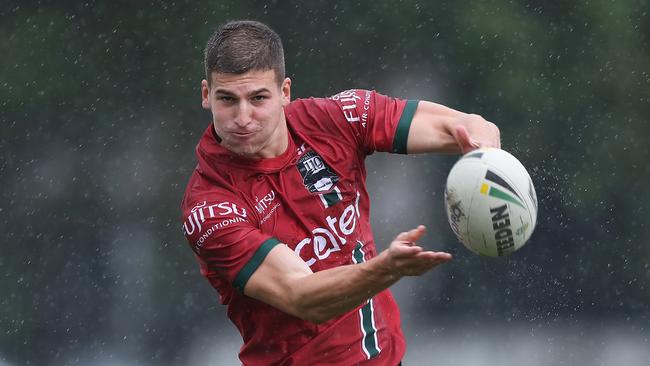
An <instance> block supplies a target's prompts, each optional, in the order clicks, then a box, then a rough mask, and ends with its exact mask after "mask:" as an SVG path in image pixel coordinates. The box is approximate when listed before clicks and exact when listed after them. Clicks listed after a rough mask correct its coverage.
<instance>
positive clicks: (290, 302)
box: [244, 226, 451, 323]
mask: <svg viewBox="0 0 650 366" xmlns="http://www.w3.org/2000/svg"><path fill="white" fill-rule="evenodd" d="M424 232H425V229H424V226H419V227H418V228H416V229H413V230H411V231H409V232H404V233H401V234H399V235H398V236H397V237H396V238H395V240H394V241H393V242H392V243H391V244H390V246H389V248H388V249H386V250H385V251H383V252H381V253H380V254H379V255H378V256H377V257H375V258H372V259H371V260H369V261H367V262H363V263H360V264H351V265H345V266H340V267H335V268H331V269H327V270H324V271H320V272H316V273H313V272H312V271H311V269H310V268H309V266H307V264H306V263H305V262H304V261H303V260H302V259H301V258H300V257H298V256H297V255H296V254H295V253H294V252H293V251H292V250H291V249H289V248H288V247H287V246H285V245H277V246H276V247H275V248H273V249H272V250H271V251H270V252H269V254H268V255H267V256H266V258H265V259H264V262H262V264H261V265H260V266H259V267H258V268H257V270H256V271H255V273H254V274H253V275H252V276H251V277H250V279H249V281H248V283H247V284H246V287H245V288H244V294H245V295H247V296H250V297H253V298H256V299H258V300H261V301H264V302H266V303H267V304H269V305H272V306H274V307H276V308H278V309H280V310H282V311H284V312H286V313H289V314H291V315H294V316H297V317H299V318H302V319H305V320H309V321H312V322H315V323H322V322H325V321H327V320H329V319H332V318H334V317H335V316H338V315H341V314H343V313H345V312H348V311H350V310H352V309H354V308H355V307H357V306H358V305H360V304H362V303H363V302H364V301H366V300H367V299H369V298H371V297H372V296H374V295H376V294H377V293H379V292H381V291H382V290H384V289H386V288H388V287H389V286H391V285H392V284H394V283H395V282H397V281H398V280H399V279H400V278H402V277H404V276H419V275H422V274H424V273H426V272H427V271H429V270H430V269H432V268H433V267H435V266H437V265H439V264H442V263H445V262H448V261H449V260H451V255H450V254H448V253H444V252H432V251H425V250H424V249H423V248H422V247H420V246H418V245H417V244H416V242H417V241H418V240H419V239H420V238H421V237H422V236H423V235H424Z"/></svg>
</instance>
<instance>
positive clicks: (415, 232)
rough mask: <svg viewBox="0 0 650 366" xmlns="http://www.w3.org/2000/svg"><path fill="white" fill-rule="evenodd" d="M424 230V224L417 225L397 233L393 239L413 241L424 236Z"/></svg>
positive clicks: (425, 229)
mask: <svg viewBox="0 0 650 366" xmlns="http://www.w3.org/2000/svg"><path fill="white" fill-rule="evenodd" d="M426 231H427V228H426V227H425V226H424V225H419V226H418V227H417V228H415V229H412V230H409V231H406V232H402V233H399V234H398V235H397V236H396V237H395V240H399V241H405V242H411V243H415V242H417V241H418V240H420V239H421V238H422V237H423V236H424V234H425V233H426Z"/></svg>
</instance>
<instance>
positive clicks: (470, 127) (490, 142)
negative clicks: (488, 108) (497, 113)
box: [453, 114, 501, 154]
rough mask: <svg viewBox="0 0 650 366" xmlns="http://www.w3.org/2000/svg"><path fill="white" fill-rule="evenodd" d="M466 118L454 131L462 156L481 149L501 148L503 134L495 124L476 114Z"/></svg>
mask: <svg viewBox="0 0 650 366" xmlns="http://www.w3.org/2000/svg"><path fill="white" fill-rule="evenodd" d="M466 116H467V117H466V118H463V121H462V122H461V123H459V124H458V125H456V126H455V127H454V130H453V135H454V138H455V139H456V142H457V143H458V147H459V148H460V152H461V154H466V153H468V152H470V151H472V150H474V149H478V148H481V147H495V148H497V149H500V148H501V134H500V132H499V128H498V127H497V126H496V125H495V124H494V123H492V122H488V121H486V120H485V119H483V117H481V116H478V115H475V114H470V115H466Z"/></svg>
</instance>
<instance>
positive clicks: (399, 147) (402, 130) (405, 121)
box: [393, 100, 420, 154]
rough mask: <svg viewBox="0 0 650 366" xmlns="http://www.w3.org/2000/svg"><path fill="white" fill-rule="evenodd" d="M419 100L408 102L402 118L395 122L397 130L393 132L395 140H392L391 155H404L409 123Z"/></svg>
mask: <svg viewBox="0 0 650 366" xmlns="http://www.w3.org/2000/svg"><path fill="white" fill-rule="evenodd" d="M419 102H420V101H419V100H408V101H407V102H406V106H404V110H403V111H402V116H401V117H400V119H399V122H397V129H396V130H395V138H394V139H393V153H397V154H406V143H407V141H408V137H409V129H410V128H411V122H413V115H415V110H416V109H417V107H418V103H419Z"/></svg>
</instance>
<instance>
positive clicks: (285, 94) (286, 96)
mask: <svg viewBox="0 0 650 366" xmlns="http://www.w3.org/2000/svg"><path fill="white" fill-rule="evenodd" d="M281 88H282V105H283V106H286V105H288V104H289V102H291V79H289V78H284V81H283V82H282V87H281Z"/></svg>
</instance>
